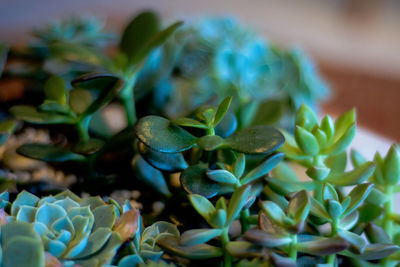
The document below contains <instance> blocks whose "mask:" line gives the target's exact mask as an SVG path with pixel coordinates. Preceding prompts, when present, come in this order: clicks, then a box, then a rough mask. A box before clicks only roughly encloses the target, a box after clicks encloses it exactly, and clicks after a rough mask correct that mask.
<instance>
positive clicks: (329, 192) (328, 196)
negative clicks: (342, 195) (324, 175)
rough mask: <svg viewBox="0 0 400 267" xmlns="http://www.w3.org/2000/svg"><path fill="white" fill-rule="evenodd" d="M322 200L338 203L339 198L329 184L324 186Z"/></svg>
mask: <svg viewBox="0 0 400 267" xmlns="http://www.w3.org/2000/svg"><path fill="white" fill-rule="evenodd" d="M323 200H335V201H339V196H338V194H337V192H336V189H335V188H334V187H333V186H332V185H331V184H329V183H325V184H324V188H323Z"/></svg>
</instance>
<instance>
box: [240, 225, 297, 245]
mask: <svg viewBox="0 0 400 267" xmlns="http://www.w3.org/2000/svg"><path fill="white" fill-rule="evenodd" d="M244 238H245V239H247V240H249V241H251V242H252V243H254V244H256V245H259V246H263V247H268V248H274V247H279V246H284V245H287V244H289V243H291V242H292V239H291V238H290V236H289V235H284V234H272V233H266V232H264V231H262V230H257V229H251V230H248V231H247V232H246V233H245V234H244Z"/></svg>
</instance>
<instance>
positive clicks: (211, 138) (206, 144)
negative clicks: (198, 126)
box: [197, 135, 224, 151]
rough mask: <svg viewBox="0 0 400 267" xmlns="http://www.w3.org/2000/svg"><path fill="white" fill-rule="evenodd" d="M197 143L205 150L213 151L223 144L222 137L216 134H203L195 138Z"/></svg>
mask: <svg viewBox="0 0 400 267" xmlns="http://www.w3.org/2000/svg"><path fill="white" fill-rule="evenodd" d="M197 144H198V145H199V147H200V148H202V149H204V150H205V151H213V150H215V149H220V148H222V147H223V146H224V139H223V138H222V137H220V136H218V135H205V136H202V137H200V138H199V139H198V140H197Z"/></svg>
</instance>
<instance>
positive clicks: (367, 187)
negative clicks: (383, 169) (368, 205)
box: [344, 183, 374, 216]
mask: <svg viewBox="0 0 400 267" xmlns="http://www.w3.org/2000/svg"><path fill="white" fill-rule="evenodd" d="M373 186H374V185H373V184H369V183H365V184H359V185H357V186H356V187H354V188H353V190H351V192H350V194H349V195H348V196H349V197H350V205H349V207H348V208H347V209H346V211H345V212H344V214H349V213H351V212H352V211H354V210H355V209H357V208H358V206H360V205H361V204H362V203H363V201H364V200H365V198H366V197H367V196H368V194H369V193H370V192H371V190H372V187H373ZM344 216H345V215H344Z"/></svg>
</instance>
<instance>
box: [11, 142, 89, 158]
mask: <svg viewBox="0 0 400 267" xmlns="http://www.w3.org/2000/svg"><path fill="white" fill-rule="evenodd" d="M17 152H18V153H19V154H21V155H22V156H25V157H28V158H32V159H38V160H43V161H46V162H65V161H85V160H86V158H85V157H84V156H82V155H79V154H76V153H73V152H71V151H69V150H67V149H65V148H62V147H56V146H53V145H47V144H25V145H22V146H20V147H19V148H18V149H17Z"/></svg>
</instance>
